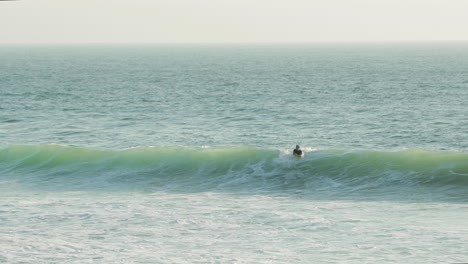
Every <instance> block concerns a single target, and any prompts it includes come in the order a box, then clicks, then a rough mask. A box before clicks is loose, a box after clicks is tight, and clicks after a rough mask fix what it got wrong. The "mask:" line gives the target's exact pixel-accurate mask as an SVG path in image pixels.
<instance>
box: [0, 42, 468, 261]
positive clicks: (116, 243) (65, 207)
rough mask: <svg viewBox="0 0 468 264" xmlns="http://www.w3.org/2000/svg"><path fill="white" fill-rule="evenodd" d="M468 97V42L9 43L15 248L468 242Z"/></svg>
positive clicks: (0, 205) (5, 213)
mask: <svg viewBox="0 0 468 264" xmlns="http://www.w3.org/2000/svg"><path fill="white" fill-rule="evenodd" d="M467 102H468V46H467V45H466V43H438V44H434V43H432V44H431V43H419V44H418V43H415V44H391V43H389V44H320V45H318V44H315V45H312V44H311V45H306V44H303V45H266V44H265V45H134V46H125V45H121V46H113V45H81V46H53V45H49V46H48V45H43V46H1V47H0V262H2V263H456V262H468V225H467V224H466V221H467V219H468V204H467V203H468V191H467V188H468V153H467V152H466V150H467V148H468V140H467V138H468V103H467ZM296 144H299V145H301V147H302V149H303V150H304V151H305V152H306V154H305V157H304V158H302V159H301V158H295V157H292V155H291V153H292V149H293V148H294V147H295V145H296Z"/></svg>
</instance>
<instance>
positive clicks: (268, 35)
mask: <svg viewBox="0 0 468 264" xmlns="http://www.w3.org/2000/svg"><path fill="white" fill-rule="evenodd" d="M453 40H455V41H468V0H125V1H124V0H73V1H71V0H18V1H0V43H204V42H209V43H213V42H215V43H217V42H221V43H232V42H234V43H238V42H241V43H243V42H248V43H251V42H367V41H453Z"/></svg>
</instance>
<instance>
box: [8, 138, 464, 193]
mask: <svg viewBox="0 0 468 264" xmlns="http://www.w3.org/2000/svg"><path fill="white" fill-rule="evenodd" d="M2 179H3V180H9V181H10V184H12V183H11V182H14V184H19V185H23V186H27V187H31V188H46V189H47V188H48V187H49V188H51V189H52V186H54V188H56V187H57V186H58V185H59V186H61V189H62V190H70V189H73V190H89V189H95V190H101V189H102V190H113V189H115V190H121V189H125V190H128V189H130V190H133V189H136V190H165V191H184V192H198V191H227V192H250V193H251V192H256V193H265V192H266V193H297V192H300V193H302V194H304V193H305V194H318V193H320V194H327V195H336V194H361V195H362V194H364V193H379V194H380V195H382V193H388V194H391V193H392V192H397V193H401V192H408V193H411V192H422V191H424V192H426V193H430V192H432V193H437V194H444V193H445V194H450V195H453V194H454V193H456V194H457V195H458V197H462V198H463V199H465V198H466V197H468V195H466V194H465V193H466V192H465V190H464V189H465V188H466V187H468V154H465V153H454V152H431V151H424V150H402V151H394V152H390V151H388V152H385V151H372V150H370V151H349V150H320V151H313V152H308V153H306V157H305V158H302V159H300V158H296V157H293V156H292V155H291V154H290V153H288V152H287V151H281V150H272V149H260V148H254V147H245V146H240V147H213V148H211V147H209V148H203V147H140V148H133V149H127V150H119V151H112V150H92V149H83V148H75V147H66V146H60V145H12V146H8V147H6V148H3V149H2V150H0V180H2ZM5 186H6V185H5V184H3V188H7V187H5ZM59 189H60V188H59Z"/></svg>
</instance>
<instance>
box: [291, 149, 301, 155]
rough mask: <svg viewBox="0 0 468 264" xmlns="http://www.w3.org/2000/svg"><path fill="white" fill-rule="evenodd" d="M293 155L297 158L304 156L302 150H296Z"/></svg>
mask: <svg viewBox="0 0 468 264" xmlns="http://www.w3.org/2000/svg"><path fill="white" fill-rule="evenodd" d="M293 155H295V156H302V150H300V149H294V150H293Z"/></svg>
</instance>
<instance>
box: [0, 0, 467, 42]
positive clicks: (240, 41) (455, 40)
mask: <svg viewBox="0 0 468 264" xmlns="http://www.w3.org/2000/svg"><path fill="white" fill-rule="evenodd" d="M0 1H2V0H0ZM456 43H460V44H461V43H468V40H366V41H251V42H249V41H239V42H235V41H213V42H208V41H207V42H189V41H187V42H105V41H102V42H101V41H96V42H4V43H2V42H0V45H1V46H12V45H21V46H26V45H31V46H34V45H37V46H43V45H116V46H117V45H323V44H329V45H337V44H338V45H340V44H456Z"/></svg>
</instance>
